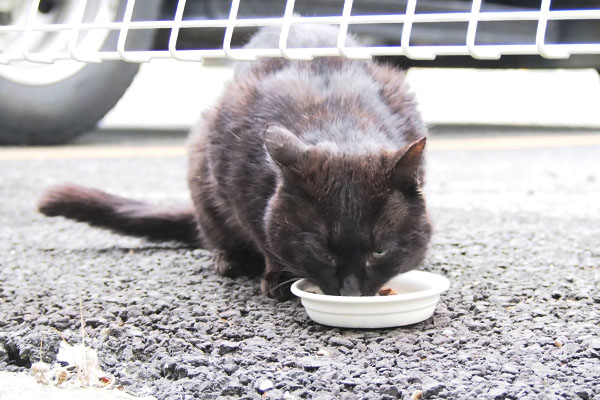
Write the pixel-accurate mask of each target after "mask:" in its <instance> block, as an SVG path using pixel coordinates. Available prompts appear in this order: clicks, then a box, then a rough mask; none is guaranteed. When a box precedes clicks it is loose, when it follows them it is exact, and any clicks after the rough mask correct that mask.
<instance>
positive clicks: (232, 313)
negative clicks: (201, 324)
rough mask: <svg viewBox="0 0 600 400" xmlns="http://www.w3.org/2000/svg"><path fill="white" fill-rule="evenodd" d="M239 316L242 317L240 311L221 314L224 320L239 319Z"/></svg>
mask: <svg viewBox="0 0 600 400" xmlns="http://www.w3.org/2000/svg"><path fill="white" fill-rule="evenodd" d="M239 315H240V313H239V312H238V311H234V310H229V311H224V312H222V313H220V314H219V317H221V318H223V319H230V318H234V317H237V316H239Z"/></svg>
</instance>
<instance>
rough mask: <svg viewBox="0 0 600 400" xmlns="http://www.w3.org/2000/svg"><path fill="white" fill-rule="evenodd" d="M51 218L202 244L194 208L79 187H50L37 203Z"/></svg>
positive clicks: (159, 239) (148, 236) (132, 233)
mask: <svg viewBox="0 0 600 400" xmlns="http://www.w3.org/2000/svg"><path fill="white" fill-rule="evenodd" d="M38 210H39V211H40V212H41V213H42V214H44V215H47V216H49V217H55V216H63V217H66V218H70V219H74V220H76V221H80V222H86V223H88V224H90V225H92V226H97V227H100V228H106V229H110V230H111V231H113V232H117V233H121V234H125V235H131V236H140V237H145V238H148V239H150V240H157V241H169V240H174V241H178V242H183V243H187V244H190V245H194V246H198V247H200V246H201V245H202V243H201V240H200V234H199V232H198V224H197V222H196V217H195V215H194V209H193V207H192V206H191V205H190V206H187V207H181V208H172V207H160V206H153V205H150V204H146V203H142V202H139V201H136V200H130V199H126V198H124V197H119V196H115V195H112V194H109V193H106V192H103V191H101V190H97V189H92V188H88V187H83V186H78V185H59V186H53V187H51V188H49V189H48V190H47V191H46V193H44V195H43V196H42V197H41V198H40V200H39V202H38Z"/></svg>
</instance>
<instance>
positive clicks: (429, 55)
mask: <svg viewBox="0 0 600 400" xmlns="http://www.w3.org/2000/svg"><path fill="white" fill-rule="evenodd" d="M416 8H417V0H408V3H407V5H406V15H404V17H405V18H404V22H403V25H402V38H401V39H400V47H401V48H402V52H403V54H402V55H404V56H406V57H408V58H412V59H415V60H433V59H435V57H436V54H435V52H433V51H431V50H428V49H423V48H420V49H418V50H417V49H414V48H411V46H410V34H411V32H412V26H413V22H414V21H415V17H416V15H415V10H416Z"/></svg>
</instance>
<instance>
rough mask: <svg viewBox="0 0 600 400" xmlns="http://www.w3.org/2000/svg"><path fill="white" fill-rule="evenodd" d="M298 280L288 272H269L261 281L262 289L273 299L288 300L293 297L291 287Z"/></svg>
mask: <svg viewBox="0 0 600 400" xmlns="http://www.w3.org/2000/svg"><path fill="white" fill-rule="evenodd" d="M296 280H297V279H295V278H293V277H292V276H291V275H289V274H286V273H281V272H268V273H266V274H265V275H264V276H263V278H262V280H261V282H260V289H261V290H262V292H263V293H264V294H266V295H267V296H269V297H271V298H273V299H276V300H279V301H286V300H289V299H290V298H291V297H292V292H291V290H290V287H291V286H292V284H293V283H294V282H295V281H296Z"/></svg>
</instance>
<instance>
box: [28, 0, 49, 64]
mask: <svg viewBox="0 0 600 400" xmlns="http://www.w3.org/2000/svg"><path fill="white" fill-rule="evenodd" d="M39 7H40V0H32V1H31V5H30V7H29V13H28V14H27V22H26V23H25V30H24V31H23V37H22V41H21V43H22V45H23V51H22V53H23V59H25V60H27V61H31V62H36V63H42V64H51V63H52V62H54V60H53V59H52V57H50V56H48V55H47V54H43V53H32V52H30V51H29V45H30V43H29V37H30V36H31V31H32V29H31V28H32V27H33V26H35V24H34V22H33V21H34V19H35V16H36V14H37V12H38V8H39Z"/></svg>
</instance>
